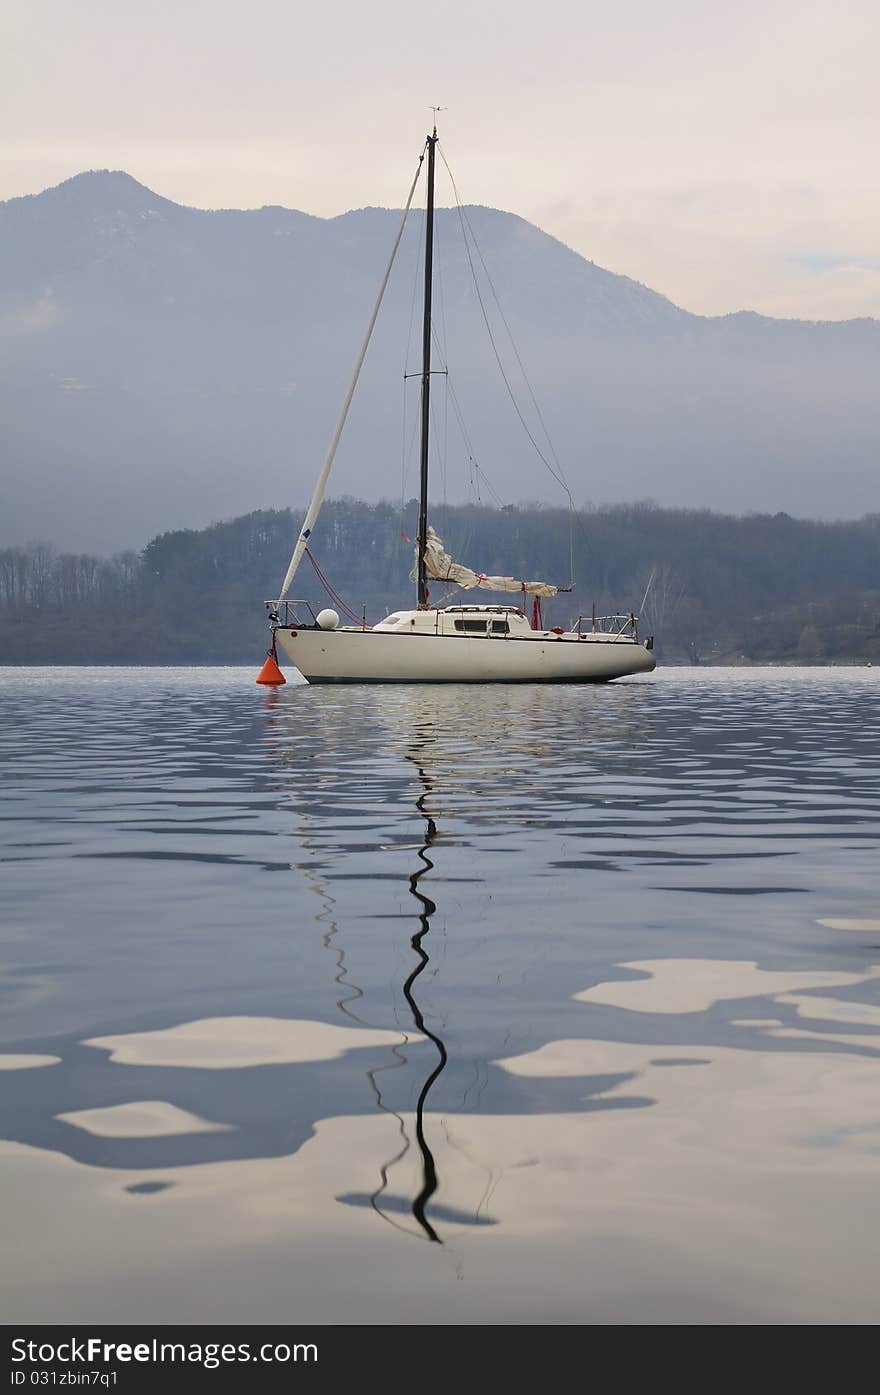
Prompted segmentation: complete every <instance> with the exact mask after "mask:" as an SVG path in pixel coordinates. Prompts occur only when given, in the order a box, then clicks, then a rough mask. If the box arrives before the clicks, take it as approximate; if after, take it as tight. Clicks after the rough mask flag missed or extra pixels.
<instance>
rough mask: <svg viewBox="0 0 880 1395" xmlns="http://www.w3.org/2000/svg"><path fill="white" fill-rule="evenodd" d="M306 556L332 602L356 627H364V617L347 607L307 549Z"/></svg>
mask: <svg viewBox="0 0 880 1395" xmlns="http://www.w3.org/2000/svg"><path fill="white" fill-rule="evenodd" d="M306 556H307V557H308V559H309V561H310V562H311V564H312V566H313V567H314V569H315V575H316V576H317V578H318V580H319V581H320V583H321V585H322V586H323V588H324V590H325V591H326V592H327V595H328V596H329V597H330V599H331V601H333V602H334V603H335V604H336V605H337V606H338V607H339V609H340V610H341V611H342V613H343V614H344V615H347V616H348V618H349V620H351V621H352V622H353V623H354V624H355V625H362V624H363V623H364V617H363V616H362V615H357V614H355V612H354V611H353V610H352V608H351V606H349V605H346V603H345V601H344V600H343V599H342V597H341V596H340V595H339V593H338V591H335V590H334V589H333V587H332V586H331V585H330V582H329V581H328V580H327V578H326V576H325V575H324V573H323V572H322V571H321V568H320V567H319V566H318V563H317V562H316V561H315V559H314V557H313V556H312V554H311V552H310V551H309V549H308V548H306Z"/></svg>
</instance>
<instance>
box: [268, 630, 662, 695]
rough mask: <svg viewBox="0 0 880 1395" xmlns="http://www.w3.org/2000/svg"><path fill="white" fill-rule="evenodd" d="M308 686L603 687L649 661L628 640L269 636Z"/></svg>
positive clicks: (340, 633) (645, 669)
mask: <svg viewBox="0 0 880 1395" xmlns="http://www.w3.org/2000/svg"><path fill="white" fill-rule="evenodd" d="M275 640H276V643H277V645H278V646H279V647H280V649H281V650H282V651H283V653H284V654H285V655H286V656H287V658H288V659H290V661H291V662H292V663H293V664H294V665H295V666H296V667H297V668H298V669H299V671H300V673H301V674H302V675H303V677H304V678H305V679H307V681H308V682H309V683H608V682H610V681H611V680H612V679H614V678H625V677H627V676H629V675H632V674H637V673H650V672H651V671H652V670H653V669H654V667H655V660H654V655H653V654H652V653H651V652H650V651H649V650H648V649H646V648H645V646H644V645H643V644H639V643H637V642H636V641H634V640H632V639H627V638H614V637H611V636H608V637H605V636H593V635H584V636H581V637H578V636H576V635H573V634H570V635H569V634H565V635H559V636H555V635H554V636H553V638H552V639H550V638H548V639H544V638H539V637H537V636H536V637H535V638H533V639H529V638H522V639H519V638H514V637H513V636H497V637H496V636H492V635H487V636H485V637H482V636H481V637H475V636H458V635H442V634H405V633H404V634H394V633H381V634H380V633H377V632H376V631H374V630H356V629H339V630H318V629H294V630H290V629H283V628H280V627H279V628H278V629H276V630H275Z"/></svg>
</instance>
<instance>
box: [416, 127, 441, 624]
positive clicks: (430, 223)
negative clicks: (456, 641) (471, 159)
mask: <svg viewBox="0 0 880 1395" xmlns="http://www.w3.org/2000/svg"><path fill="white" fill-rule="evenodd" d="M436 144H437V127H436V126H435V127H434V132H433V134H432V135H430V136H428V204H427V210H426V214H425V311H424V319H423V321H422V451H421V475H420V481H419V536H418V583H419V586H418V605H419V610H425V609H427V605H428V587H427V579H426V577H425V553H426V551H427V547H428V430H429V426H430V419H431V418H430V412H431V288H432V284H433V279H434V148H435V146H436Z"/></svg>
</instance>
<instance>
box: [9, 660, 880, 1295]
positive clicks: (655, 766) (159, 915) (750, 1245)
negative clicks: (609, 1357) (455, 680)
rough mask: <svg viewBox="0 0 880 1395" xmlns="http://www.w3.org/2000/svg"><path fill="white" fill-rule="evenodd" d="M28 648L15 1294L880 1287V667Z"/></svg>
mask: <svg viewBox="0 0 880 1395" xmlns="http://www.w3.org/2000/svg"><path fill="white" fill-rule="evenodd" d="M254 676H255V670H254V671H252V670H250V669H247V670H245V669H237V668H224V669H195V670H189V669H187V670H184V669H92V670H90V669H53V670H49V669H31V670H27V669H15V670H13V669H6V670H2V671H0V716H2V723H0V742H2V765H3V782H4V790H5V798H4V801H3V809H2V813H3V824H2V829H3V833H2V849H0V853H2V862H3V866H2V879H0V915H2V922H0V1007H2V1012H0V1137H2V1140H3V1141H2V1142H0V1182H2V1222H0V1225H2V1238H0V1268H2V1288H0V1312H2V1316H3V1318H4V1319H5V1320H7V1321H13V1320H14V1321H24V1320H31V1321H51V1320H67V1321H71V1322H74V1321H76V1322H81V1321H87V1320H88V1321H94V1320H100V1321H105V1322H106V1321H125V1320H138V1321H144V1322H149V1321H177V1322H181V1321H193V1322H202V1321H209V1322H210V1321H216V1322H221V1321H225V1320H240V1321H247V1322H261V1321H262V1322H272V1321H302V1322H315V1321H317V1322H358V1323H366V1322H371V1323H372V1322H380V1323H381V1322H392V1323H394V1322H429V1323H442V1322H452V1321H465V1322H529V1321H532V1322H591V1321H598V1322H638V1321H649V1322H666V1321H671V1322H678V1321H734V1322H736V1321H746V1320H770V1321H796V1322H801V1321H804V1322H806V1321H809V1322H813V1321H828V1322H847V1321H849V1322H865V1321H876V1320H877V1319H878V1318H880V1299H878V1293H880V859H878V856H877V853H878V842H880V721H878V711H880V703H878V696H880V671H878V670H876V669H867V668H866V669H858V670H857V669H849V670H843V669H841V670H830V669H801V670H792V669H786V670H781V669H779V670H773V669H762V670H746V669H739V670H734V669H729V670H724V669H715V670H711V669H710V670H681V669H679V670H662V669H661V670H659V671H658V672H657V673H656V674H655V675H653V676H652V677H650V678H646V679H642V680H633V681H629V682H621V683H618V684H614V685H612V686H609V687H597V688H591V687H586V688H557V687H551V688H540V687H534V688H532V687H516V688H504V687H500V688H491V689H480V688H468V687H447V688H442V687H425V688H398V689H395V688H369V687H364V688H359V687H350V688H339V689H335V688H332V687H317V688H308V687H306V686H295V685H293V684H289V685H288V686H287V687H286V688H283V689H281V690H280V691H265V690H262V689H260V688H257V687H256V686H255V685H254Z"/></svg>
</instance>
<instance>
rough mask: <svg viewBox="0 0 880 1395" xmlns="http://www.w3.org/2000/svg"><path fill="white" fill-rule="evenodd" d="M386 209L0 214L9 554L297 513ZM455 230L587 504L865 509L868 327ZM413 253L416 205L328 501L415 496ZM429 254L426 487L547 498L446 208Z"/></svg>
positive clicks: (503, 230) (879, 421)
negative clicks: (802, 316)
mask: <svg viewBox="0 0 880 1395" xmlns="http://www.w3.org/2000/svg"><path fill="white" fill-rule="evenodd" d="M398 217H399V214H398V213H396V212H395V211H393V210H387V209H375V208H370V209H360V210H358V211H354V212H350V213H345V214H343V215H341V216H340V217H337V218H330V219H322V218H315V217H312V216H310V215H309V214H306V213H301V212H297V211H295V210H291V209H285V208H277V207H269V208H261V209H255V210H250V211H240V210H217V211H210V212H209V211H204V210H200V209H193V208H186V207H182V206H181V205H179V204H175V203H172V202H171V201H169V200H167V199H164V198H162V197H160V196H159V195H158V194H155V193H153V192H152V191H151V190H149V189H146V188H145V187H144V186H143V185H141V184H139V183H138V182H137V181H136V180H134V179H132V178H131V177H130V176H129V175H127V174H124V173H122V172H119V171H116V172H111V171H93V172H90V173H86V174H81V175H77V176H75V177H74V178H73V179H69V180H67V181H65V183H63V184H60V185H58V186H57V187H56V188H53V189H48V190H46V191H45V192H43V193H41V194H37V195H33V196H29V197H26V198H19V199H12V200H9V201H8V202H6V203H2V204H0V251H2V255H0V370H2V371H0V412H2V419H3V426H4V430H3V439H4V459H3V467H2V468H3V478H4V505H5V507H4V511H3V518H2V521H0V543H13V542H19V541H24V540H27V539H30V538H36V537H40V538H46V539H49V540H51V541H54V542H56V543H57V544H59V545H61V546H63V547H64V548H66V549H74V550H75V549H81V550H90V551H99V552H109V551H112V550H115V549H117V548H119V547H125V546H141V545H143V543H144V542H146V540H147V538H148V537H150V536H151V535H152V534H153V533H157V532H159V531H162V530H163V529H165V528H168V527H171V526H182V525H187V526H202V525H204V524H207V523H210V522H211V521H213V520H216V519H220V518H224V517H230V516H232V515H234V514H239V513H242V512H245V511H248V510H250V509H254V508H271V507H284V506H286V505H288V504H291V503H292V504H294V505H298V504H301V503H302V502H303V501H304V500H305V499H307V497H308V494H309V492H310V490H311V485H312V482H313V479H314V476H315V474H316V472H317V468H318V466H319V464H320V460H321V458H322V457H323V453H324V449H325V447H326V442H327V439H328V437H329V435H330V432H331V430H332V427H333V423H334V421H335V417H336V413H337V411H338V407H339V403H340V401H341V398H342V395H343V393H344V390H345V386H346V384H347V381H348V377H349V374H350V372H351V367H352V364H353V360H354V357H355V354H356V350H357V346H358V344H359V342H360V338H361V335H362V333H363V328H364V325H365V323H366V319H367V316H368V314H369V310H370V307H371V305H372V301H373V298H374V295H375V290H376V286H377V283H378V280H379V277H380V275H381V271H382V268H383V266H384V263H385V259H386V257H387V253H388V250H389V247H390V244H391V240H392V238H393V235H394V229H395V227H396V224H397V221H398ZM465 217H466V219H467V222H468V224H469V226H470V228H471V229H472V230H473V233H474V235H475V238H476V248H477V249H478V250H475V249H474V248H473V247H472V250H471V257H472V260H473V263H474V266H475V270H476V274H477V284H478V285H479V287H480V291H481V294H482V298H483V303H484V306H485V310H486V313H487V314H488V317H489V320H490V323H491V325H492V328H493V333H494V335H495V341H496V344H497V349H498V352H499V354H500V355H501V358H502V362H503V364H504V367H505V370H506V372H507V375H508V378H509V381H510V384H511V387H512V389H513V392H514V395H515V396H516V398H517V402H518V404H519V406H520V408H521V410H522V412H523V415H524V416H525V417H526V420H527V421H528V423H529V426H530V429H531V430H532V433H533V434H534V435H535V437H536V438H537V439H538V440H539V442H541V441H542V440H543V438H542V436H541V431H540V423H539V421H538V419H537V418H536V416H535V410H534V407H533V405H532V402H531V399H530V396H529V392H528V389H527V387H526V385H525V383H524V382H523V380H522V376H521V374H520V371H519V367H518V364H517V359H516V357H515V354H514V352H513V350H512V348H511V344H510V341H509V339H508V337H507V332H506V329H505V324H504V321H503V320H502V318H501V316H500V315H499V311H498V307H497V304H496V301H495V298H494V294H493V287H494V291H495V292H497V295H498V299H499V301H500V304H501V306H502V307H503V310H504V315H505V316H506V320H507V323H508V324H509V326H510V328H511V330H512V332H513V337H514V340H515V343H516V345H517V348H518V350H519V353H520V355H521V358H522V361H523V363H524V364H525V366H526V368H527V370H528V374H529V379H530V381H531V384H532V387H533V388H534V391H535V396H536V398H537V401H538V402H539V403H540V405H541V410H542V414H543V418H544V420H545V421H546V423H547V426H548V427H549V430H550V433H551V435H552V437H553V441H554V444H555V447H556V450H557V452H558V455H559V457H560V459H561V460H562V462H563V465H564V467H565V472H566V474H567V477H568V479H569V482H570V484H571V488H572V493H573V495H574V497H575V501H576V502H577V503H578V504H580V503H583V502H586V501H604V500H623V501H625V500H635V499H640V498H646V497H648V498H653V499H655V500H657V501H658V502H660V503H662V504H667V505H694V506H699V507H714V508H722V509H726V510H728V511H733V512H745V511H748V510H753V509H760V510H763V511H769V512H775V511H785V512H788V513H793V514H799V515H808V514H814V515H818V516H842V517H853V516H856V515H859V514H861V513H863V512H866V511H868V510H870V509H872V508H876V488H875V475H876V461H877V455H878V447H880V411H878V406H877V401H878V397H877V381H878V368H880V323H878V322H877V321H873V320H851V321H845V322H839V323H814V322H804V321H793V320H788V321H779V320H772V319H768V318H766V317H763V316H759V315H755V314H751V313H740V314H734V315H728V316H722V317H717V318H707V317H702V316H697V315H692V314H689V313H688V312H687V311H685V310H682V309H680V308H678V307H677V306H675V305H673V304H672V303H671V302H670V301H669V300H667V299H666V298H665V297H663V296H662V295H659V294H657V293H656V292H654V291H651V290H649V289H648V288H647V287H645V286H641V285H639V284H638V283H636V282H634V281H632V280H629V279H628V278H627V277H624V276H618V275H615V274H614V273H612V272H609V271H605V270H603V269H602V268H601V267H598V266H595V265H594V264H593V263H592V262H589V261H587V260H585V259H584V258H583V257H581V256H579V255H578V254H577V253H575V252H573V251H571V250H570V249H568V248H566V247H564V246H563V245H562V244H561V243H559V242H558V241H556V240H555V239H554V238H552V237H549V236H547V235H546V234H545V233H543V232H541V231H540V230H539V229H538V228H536V227H534V226H532V225H531V224H529V223H527V222H525V221H524V220H523V219H521V218H519V217H517V216H515V215H514V214H510V213H503V212H499V211H498V210H495V209H489V208H482V207H469V208H467V209H466V210H465ZM422 236H423V217H422V215H421V214H419V213H416V214H414V215H413V216H412V218H411V220H410V223H409V225H408V228H407V232H406V234H405V236H404V240H403V243H402V245H401V249H400V253H399V257H398V262H397V264H396V266H395V270H394V273H393V276H392V280H391V284H390V286H389V290H388V294H387V297H386V304H385V306H384V307H383V314H382V316H381V317H380V321H379V325H378V327H377V330H376V335H375V337H374V341H373V344H372V345H371V348H370V354H369V357H368V360H367V365H366V367H365V370H364V375H363V379H362V383H361V387H360V389H359V392H358V396H357V397H356V399H355V405H354V407H353V409H352V414H351V417H350V419H349V423H348V426H347V428H346V433H345V436H344V437H343V443H342V446H341V448H340V453H339V457H338V461H337V467H336V469H335V471H334V476H333V481H332V489H333V492H334V493H336V494H337V495H341V494H346V493H348V494H352V495H357V496H359V497H365V498H368V499H376V498H380V497H388V498H392V499H393V498H400V497H401V494H402V493H403V494H406V495H407V496H409V495H411V494H412V493H413V490H414V481H415V477H416V461H415V456H414V452H413V450H412V449H411V441H412V432H413V427H414V425H415V422H416V417H417V395H418V382H417V380H412V381H410V382H409V383H408V385H407V388H406V397H407V406H406V421H405V423H404V420H403V415H404V413H403V399H404V389H403V385H402V379H403V374H404V368H405V364H407V363H408V368H409V371H412V370H413V369H415V368H416V367H417V355H418V345H419V337H420V336H419V309H420V306H419V301H420V288H419V281H418V261H419V255H420V242H421V238H422ZM437 248H438V265H439V271H438V277H437V281H436V291H435V329H436V333H437V337H438V340H439V341H440V343H441V346H442V347H443V349H444V352H445V354H446V356H447V359H448V363H449V370H450V376H449V381H450V383H451V384H452V387H453V389H454V393H455V400H454V402H453V401H452V400H447V398H446V395H445V386H446V385H445V384H444V382H443V381H442V380H441V379H435V383H436V384H437V389H436V392H435V394H434V402H435V424H436V431H435V443H436V453H437V458H436V461H435V466H434V469H433V485H434V490H435V493H436V495H437V497H438V498H446V499H448V500H449V501H450V502H453V501H455V500H465V499H467V498H469V497H474V495H475V493H476V490H477V488H479V490H480V493H481V497H486V498H488V497H491V495H490V494H489V493H487V490H488V486H486V485H485V483H483V484H479V483H478V484H477V486H475V485H474V481H475V478H476V479H477V481H478V480H479V477H475V476H474V472H473V468H472V466H471V464H470V463H469V456H470V455H471V454H473V455H474V456H475V457H476V460H477V461H478V463H479V465H480V467H481V469H482V471H483V472H484V473H485V475H486V476H487V477H488V479H489V481H490V483H491V486H493V487H494V490H495V492H496V493H497V495H498V496H500V498H501V499H503V500H504V501H516V500H520V499H533V500H545V501H547V502H555V501H558V499H559V497H560V496H559V489H558V486H557V485H556V484H555V483H554V481H553V479H552V478H551V476H550V474H549V473H548V471H547V469H546V468H545V466H544V465H543V464H542V462H541V461H540V460H539V459H538V458H537V456H536V453H535V451H534V448H533V447H532V445H531V443H530V441H529V440H528V438H527V436H526V433H525V432H524V431H523V428H522V425H521V423H520V421H519V419H518V418H517V415H516V413H515V411H514V409H513V407H512V405H511V402H510V400H509V396H508V392H507V388H506V387H505V384H504V380H503V378H502V376H501V374H500V373H499V370H498V365H497V363H496V360H495V354H494V351H493V348H492V344H491V342H490V340H489V336H488V335H487V333H486V330H485V326H484V324H483V319H482V313H481V309H480V303H479V300H478V297H477V294H476V291H475V285H474V279H473V277H472V273H471V267H470V264H469V260H468V257H467V254H466V250H465V244H464V240H463V237H462V230H461V224H460V217H459V213H458V211H457V210H455V209H451V210H448V209H443V210H440V212H439V214H438V219H437ZM483 262H485V267H487V268H488V272H489V274H490V276H491V283H490V282H489V281H488V280H487V278H486V274H485V268H484V265H483ZM408 340H409V357H408V360H407V342H408ZM459 411H460V413H461V417H462V419H463V421H464V424H465V430H466V439H467V442H468V443H469V444H466V442H465V438H464V436H463V434H462V432H461V431H460V429H459V426H458V414H459ZM404 431H405V435H404ZM404 441H406V451H405V452H404V446H403V442H404ZM404 453H405V455H406V459H407V462H408V463H407V473H406V476H404V473H403V467H402V461H403V458H404ZM544 453H545V455H549V452H548V451H547V448H546V446H544Z"/></svg>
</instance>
